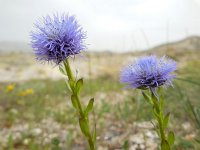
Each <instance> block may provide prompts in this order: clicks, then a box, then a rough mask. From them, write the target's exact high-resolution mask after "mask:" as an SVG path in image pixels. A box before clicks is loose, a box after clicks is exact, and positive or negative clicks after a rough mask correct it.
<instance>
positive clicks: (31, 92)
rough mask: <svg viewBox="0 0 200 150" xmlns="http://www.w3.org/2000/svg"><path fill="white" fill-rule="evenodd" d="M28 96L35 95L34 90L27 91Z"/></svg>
mask: <svg viewBox="0 0 200 150" xmlns="http://www.w3.org/2000/svg"><path fill="white" fill-rule="evenodd" d="M25 92H26V94H27V95H31V94H34V91H33V89H26V91H25Z"/></svg>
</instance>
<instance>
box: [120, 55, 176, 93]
mask: <svg viewBox="0 0 200 150" xmlns="http://www.w3.org/2000/svg"><path fill="white" fill-rule="evenodd" d="M175 70H176V62H175V61H173V60H171V59H168V58H166V57H165V56H163V57H162V58H157V57H156V56H153V55H152V56H146V57H142V58H140V59H138V60H136V62H135V63H133V64H130V65H128V66H126V67H125V68H124V69H123V70H122V72H121V82H123V83H126V84H128V86H129V87H132V88H138V89H151V90H153V89H155V88H157V87H160V86H162V85H165V86H168V85H172V83H171V80H172V79H173V78H174V77H175V75H173V74H171V73H172V72H173V71H175Z"/></svg>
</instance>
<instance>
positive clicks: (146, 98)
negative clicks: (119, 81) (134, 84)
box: [142, 92, 153, 105]
mask: <svg viewBox="0 0 200 150" xmlns="http://www.w3.org/2000/svg"><path fill="white" fill-rule="evenodd" d="M142 95H143V96H144V99H145V100H146V101H147V103H149V104H151V105H152V104H153V102H152V99H151V97H150V96H149V95H147V94H146V93H144V92H142Z"/></svg>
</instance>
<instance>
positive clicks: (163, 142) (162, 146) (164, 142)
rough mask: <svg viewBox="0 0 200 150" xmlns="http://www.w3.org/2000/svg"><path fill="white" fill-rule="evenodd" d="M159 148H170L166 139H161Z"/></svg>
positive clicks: (164, 149) (166, 149)
mask: <svg viewBox="0 0 200 150" xmlns="http://www.w3.org/2000/svg"><path fill="white" fill-rule="evenodd" d="M161 150H171V149H170V146H169V143H168V142H167V140H164V141H162V143H161Z"/></svg>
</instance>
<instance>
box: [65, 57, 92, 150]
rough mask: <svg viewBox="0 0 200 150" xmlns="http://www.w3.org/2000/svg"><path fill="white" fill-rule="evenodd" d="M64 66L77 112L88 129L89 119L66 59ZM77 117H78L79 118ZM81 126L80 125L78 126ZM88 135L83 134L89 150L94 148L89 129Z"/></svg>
mask: <svg viewBox="0 0 200 150" xmlns="http://www.w3.org/2000/svg"><path fill="white" fill-rule="evenodd" d="M64 67H65V70H66V72H67V76H68V78H69V82H70V81H71V82H72V84H69V85H70V88H71V92H72V95H75V97H76V102H77V105H78V110H79V113H80V118H81V119H83V121H84V124H85V125H86V129H88V130H89V129H90V128H89V121H88V116H86V115H85V114H84V111H83V108H82V105H81V103H80V99H79V96H78V94H77V92H76V91H75V84H76V81H75V78H74V76H73V73H72V71H71V67H70V64H69V62H68V60H67V59H66V60H65V61H64ZM80 118H79V119H80ZM80 127H81V126H80ZM87 134H88V135H85V134H84V135H85V136H86V138H87V140H88V144H89V146H90V150H95V144H94V141H93V138H92V135H91V132H90V130H89V133H87Z"/></svg>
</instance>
